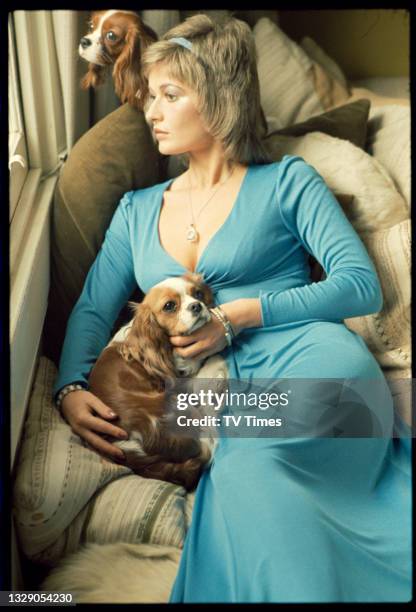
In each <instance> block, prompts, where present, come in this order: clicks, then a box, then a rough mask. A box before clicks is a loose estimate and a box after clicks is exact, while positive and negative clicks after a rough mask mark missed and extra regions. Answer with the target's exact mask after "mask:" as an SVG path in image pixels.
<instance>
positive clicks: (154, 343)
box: [120, 302, 175, 379]
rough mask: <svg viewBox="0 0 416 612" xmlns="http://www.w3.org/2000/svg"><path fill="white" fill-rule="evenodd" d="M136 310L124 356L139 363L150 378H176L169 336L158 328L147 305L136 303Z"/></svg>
mask: <svg viewBox="0 0 416 612" xmlns="http://www.w3.org/2000/svg"><path fill="white" fill-rule="evenodd" d="M129 305H133V303H131V302H130V303H129ZM134 308H135V311H136V314H135V317H134V321H133V325H132V326H131V328H130V331H129V333H128V334H127V337H126V339H125V341H124V342H123V343H122V345H121V347H120V353H121V355H122V356H123V358H124V359H126V361H130V360H131V359H135V360H136V361H139V362H140V363H141V364H142V366H143V367H144V369H145V370H146V372H147V373H148V374H149V376H150V377H151V378H154V377H158V378H162V379H165V378H170V377H172V376H175V369H174V364H173V354H172V345H171V343H170V341H169V336H168V334H167V333H166V331H165V330H164V329H162V327H161V326H160V325H159V323H158V322H157V320H156V317H155V315H154V314H153V312H152V309H151V308H150V306H149V305H148V304H144V303H140V304H134Z"/></svg>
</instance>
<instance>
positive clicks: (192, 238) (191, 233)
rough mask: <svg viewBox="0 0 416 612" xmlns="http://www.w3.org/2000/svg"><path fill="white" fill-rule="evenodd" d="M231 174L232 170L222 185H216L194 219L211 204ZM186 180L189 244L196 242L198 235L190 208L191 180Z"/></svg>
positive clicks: (187, 236)
mask: <svg viewBox="0 0 416 612" xmlns="http://www.w3.org/2000/svg"><path fill="white" fill-rule="evenodd" d="M233 172H234V168H233V169H232V170H231V172H230V174H229V175H228V176H227V178H226V179H225V181H223V182H222V183H220V184H219V185H218V187H217V188H216V190H215V191H214V193H213V194H212V195H210V196H209V198H208V200H207V201H206V202H205V203H204V204H203V205H202V207H201V208H200V209H199V211H198V214H197V216H196V218H198V217H199V215H200V214H201V212H202V211H203V209H204V208H205V207H206V206H207V204H209V202H211V200H212V198H213V197H214V196H215V194H216V193H217V192H218V191H219V190H220V189H221V187H222V186H223V185H225V183H226V182H227V181H228V179H229V178H231V176H232V174H233ZM188 179H189V180H188V183H189V210H190V213H191V223H190V224H189V225H188V227H187V230H186V239H187V240H189V242H198V240H199V234H198V232H197V229H196V227H195V221H196V219H195V216H194V210H193V207H192V197H191V180H190V177H189V176H188Z"/></svg>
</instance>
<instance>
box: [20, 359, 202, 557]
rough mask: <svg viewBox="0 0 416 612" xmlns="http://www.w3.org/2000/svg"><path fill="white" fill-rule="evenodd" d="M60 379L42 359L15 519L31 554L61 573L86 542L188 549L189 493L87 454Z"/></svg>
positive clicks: (25, 549) (24, 438)
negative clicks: (60, 406)
mask: <svg viewBox="0 0 416 612" xmlns="http://www.w3.org/2000/svg"><path fill="white" fill-rule="evenodd" d="M56 375H57V370H56V367H55V366H54V364H53V362H52V361H50V360H48V359H46V358H45V357H41V358H40V361H39V366H38V370H37V373H36V378H35V383H34V388H33V392H32V396H31V399H30V404H29V408H28V415H27V419H26V423H25V428H24V431H23V436H22V442H21V447H20V451H19V455H18V460H17V467H16V478H15V482H14V494H13V513H14V518H15V524H16V529H17V534H18V538H19V542H20V545H21V548H22V550H23V552H24V554H25V555H26V556H27V557H28V558H29V559H31V560H32V561H36V562H38V563H42V564H45V565H48V566H54V565H55V564H56V563H57V562H58V560H59V559H60V558H61V557H63V556H65V555H67V554H70V553H72V552H74V551H76V550H77V549H78V548H79V546H80V544H82V543H101V544H104V543H110V542H115V541H125V542H132V543H140V542H146V543H154V544H163V545H167V546H175V547H182V545H183V541H184V538H185V533H186V529H187V524H188V522H189V520H190V510H191V509H190V508H187V507H186V491H185V489H184V488H182V487H180V486H177V485H174V484H171V483H167V482H162V481H160V480H153V479H149V478H142V477H141V476H138V475H136V474H133V473H132V472H131V471H130V470H129V469H128V468H127V467H125V466H122V465H119V464H116V463H113V462H111V461H109V460H106V459H105V458H104V457H102V456H101V455H99V454H98V453H96V452H95V451H93V450H91V449H90V448H88V447H87V445H86V443H84V442H83V441H81V438H80V437H79V436H77V435H76V434H74V433H73V432H72V430H71V428H70V426H69V425H68V424H67V423H66V422H65V421H64V420H63V419H62V418H61V416H60V414H59V412H58V410H57V409H56V407H55V406H54V404H53V403H52V386H53V383H54V381H55V378H56ZM185 513H186V514H185Z"/></svg>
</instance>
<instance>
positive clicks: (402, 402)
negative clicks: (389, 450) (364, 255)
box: [345, 219, 412, 426]
mask: <svg viewBox="0 0 416 612" xmlns="http://www.w3.org/2000/svg"><path fill="white" fill-rule="evenodd" d="M410 230H411V227H410V219H406V220H404V221H402V222H401V223H397V224H395V225H393V226H392V227H389V228H387V229H382V230H376V231H374V232H361V233H360V236H361V239H362V240H363V242H364V244H365V246H366V248H367V250H368V253H369V254H370V257H371V258H372V260H373V261H374V264H375V266H376V269H377V273H378V276H379V279H380V283H381V287H382V291H383V298H384V301H383V308H382V310H381V311H380V312H378V313H375V314H371V315H367V316H365V317H354V318H353V319H346V320H345V324H346V325H347V327H349V328H350V329H352V330H353V331H355V332H356V333H358V334H360V336H361V337H362V338H363V339H364V340H365V342H366V344H367V346H368V348H369V349H370V351H371V352H372V353H373V355H374V357H375V358H376V359H377V361H378V362H379V364H380V366H381V367H382V368H383V371H384V373H385V375H386V378H387V379H388V380H389V381H393V382H396V383H397V385H396V389H394V392H393V390H392V392H393V397H394V401H395V407H396V408H397V410H398V412H399V414H400V415H401V417H402V419H403V420H404V421H405V422H406V423H407V424H408V425H409V426H411V401H410V399H411V397H410V395H409V393H408V385H406V383H407V382H409V380H406V379H411V377H412V374H411V333H410V293H411V291H410V240H411V237H410Z"/></svg>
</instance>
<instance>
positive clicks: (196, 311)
mask: <svg viewBox="0 0 416 612" xmlns="http://www.w3.org/2000/svg"><path fill="white" fill-rule="evenodd" d="M188 310H190V311H191V312H192V313H193V314H199V313H200V312H201V310H202V306H201V304H200V303H199V302H192V304H189V306H188Z"/></svg>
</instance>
